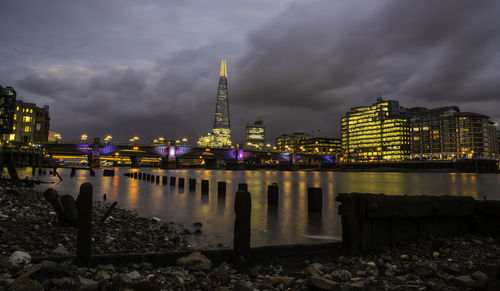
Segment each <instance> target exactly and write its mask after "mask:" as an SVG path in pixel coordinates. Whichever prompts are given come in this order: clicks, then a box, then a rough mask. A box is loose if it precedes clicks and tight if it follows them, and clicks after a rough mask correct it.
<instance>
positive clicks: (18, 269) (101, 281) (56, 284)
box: [0, 183, 500, 290]
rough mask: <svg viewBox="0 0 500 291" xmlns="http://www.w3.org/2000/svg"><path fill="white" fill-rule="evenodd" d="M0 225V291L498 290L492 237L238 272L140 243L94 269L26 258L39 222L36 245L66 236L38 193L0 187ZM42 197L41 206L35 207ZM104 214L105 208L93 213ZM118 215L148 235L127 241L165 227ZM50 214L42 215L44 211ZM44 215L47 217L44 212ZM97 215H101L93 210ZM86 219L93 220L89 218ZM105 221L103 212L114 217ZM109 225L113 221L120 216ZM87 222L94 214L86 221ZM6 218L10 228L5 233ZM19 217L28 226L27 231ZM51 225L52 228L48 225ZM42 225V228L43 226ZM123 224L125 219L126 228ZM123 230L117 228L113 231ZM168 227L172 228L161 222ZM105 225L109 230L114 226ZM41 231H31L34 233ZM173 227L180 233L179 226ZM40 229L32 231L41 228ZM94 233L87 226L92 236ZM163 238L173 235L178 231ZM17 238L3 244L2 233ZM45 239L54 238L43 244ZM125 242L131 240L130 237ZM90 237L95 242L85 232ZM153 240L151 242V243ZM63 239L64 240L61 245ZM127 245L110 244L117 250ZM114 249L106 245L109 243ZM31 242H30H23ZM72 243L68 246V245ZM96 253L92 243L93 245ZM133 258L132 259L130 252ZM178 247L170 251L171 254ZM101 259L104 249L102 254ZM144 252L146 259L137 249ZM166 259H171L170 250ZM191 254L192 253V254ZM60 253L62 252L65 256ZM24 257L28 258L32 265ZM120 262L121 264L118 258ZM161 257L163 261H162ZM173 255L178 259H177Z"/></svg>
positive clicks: (277, 255)
mask: <svg viewBox="0 0 500 291" xmlns="http://www.w3.org/2000/svg"><path fill="white" fill-rule="evenodd" d="M0 199H1V202H2V203H1V204H0V205H1V206H0V213H1V216H0V223H1V224H0V225H1V227H2V228H3V230H5V231H6V232H4V231H0V233H1V237H0V238H1V242H0V251H1V254H2V255H1V257H0V270H3V271H0V289H3V290H26V289H30V288H31V290H43V289H46V290H56V289H69V290H79V289H80V290H116V289H125V290H127V289H129V290H133V289H141V288H142V289H141V290H162V289H163V290H165V289H166V290H215V289H218V290H313V289H314V290H364V289H391V290H408V289H414V290H438V289H445V290H469V289H470V290H472V289H482V290H498V288H500V244H499V242H500V237H496V238H493V237H479V236H463V237H450V238H433V237H428V238H427V239H425V240H421V241H417V242H406V243H401V244H397V245H396V246H394V247H390V248H382V249H380V250H379V251H376V252H371V253H368V254H364V255H363V256H359V257H348V256H346V257H344V256H342V252H341V249H340V244H338V243H337V244H335V243H332V244H329V245H314V246H309V247H308V246H297V245H288V246H275V247H262V248H254V249H252V254H253V255H252V258H251V259H252V261H251V262H250V264H249V265H246V266H243V267H241V266H239V267H237V266H235V265H233V264H232V263H231V259H230V257H231V250H229V249H225V250H214V251H201V252H202V253H203V254H201V253H198V252H197V251H196V250H193V249H190V248H188V247H187V248H184V247H185V246H183V245H182V244H181V242H182V241H180V242H179V244H178V245H175V246H173V247H171V248H167V249H168V252H167V253H166V254H164V255H163V256H164V257H162V256H161V254H159V253H158V252H154V251H151V250H150V249H148V247H149V248H154V247H155V246H151V245H148V242H149V243H150V242H151V241H148V240H143V241H141V240H139V244H140V245H141V246H142V247H146V248H145V249H141V248H137V245H135V246H134V244H132V245H125V246H124V247H130V249H127V250H128V251H129V253H128V254H115V255H113V254H109V253H105V252H104V253H103V254H99V252H96V251H95V250H94V251H93V254H94V257H95V260H96V262H95V263H96V264H95V265H93V266H91V267H82V266H76V265H74V264H73V263H72V260H71V259H72V256H71V252H70V250H69V249H66V253H65V252H64V249H62V248H61V246H59V245H54V247H55V248H54V249H51V250H48V252H46V253H48V254H49V256H45V257H44V256H39V255H37V254H41V252H40V251H38V252H37V251H36V250H31V253H30V252H29V249H30V247H29V245H30V242H29V241H27V240H25V239H24V238H26V236H27V235H33V234H35V235H36V232H33V231H34V230H35V229H36V227H35V226H37V225H38V224H36V223H40V224H43V223H45V224H48V222H50V223H51V224H50V225H49V226H50V227H51V228H55V229H56V230H57V232H55V233H45V235H44V236H40V235H38V241H37V242H36V243H35V244H34V245H33V246H40V245H43V246H44V247H45V248H47V244H43V243H42V244H40V243H41V242H43V240H51V241H52V243H54V242H55V241H56V240H58V239H60V238H61V237H63V238H64V235H66V236H68V235H70V234H71V233H72V232H74V231H68V230H65V228H64V227H61V226H59V225H58V224H57V223H56V224H54V223H53V218H54V217H52V215H46V216H40V215H39V214H37V211H36V209H38V210H40V211H48V210H51V209H50V208H49V205H48V203H46V202H45V201H44V200H43V197H42V195H41V193H40V192H39V191H36V190H33V189H27V188H21V187H16V186H13V185H9V184H6V183H4V184H2V185H0ZM40 199H41V200H40ZM43 204H45V205H43ZM102 209H105V208H102ZM115 210H116V211H117V214H119V213H120V212H121V211H122V210H123V211H124V212H123V213H125V214H123V215H129V216H130V215H131V216H130V217H131V218H130V219H132V220H134V221H137V222H141V223H144V224H140V223H139V224H138V225H146V226H150V227H152V228H151V229H149V230H152V231H151V232H147V231H142V232H141V233H140V234H138V233H137V230H135V229H134V231H135V232H134V233H133V236H142V235H143V234H144V233H151V235H153V234H155V233H156V235H159V234H158V233H157V232H161V231H162V229H161V227H158V228H156V227H154V226H155V225H164V223H163V222H162V223H160V222H159V221H157V220H156V219H148V218H141V217H137V215H135V214H131V213H132V212H131V211H129V210H124V209H122V210H120V208H118V209H115ZM48 212H50V211H48ZM48 212H47V213H48ZM97 213H101V212H99V211H97ZM94 214H95V213H94ZM113 214H114V213H112V216H113ZM117 214H115V216H117V217H116V218H114V219H111V221H110V222H112V223H114V222H117V221H119V219H125V218H120V217H119V215H117ZM95 216H96V215H94V217H95ZM9 219H10V225H11V227H10V228H5V226H6V222H7V221H8V220H9ZM23 219H26V220H27V222H29V223H31V225H32V228H33V229H31V230H27V229H24V228H23V227H24V226H23V227H19V226H17V227H16V224H17V225H24V224H23ZM51 219H52V220H51ZM47 220H48V221H47ZM127 222H128V221H127ZM121 224H123V223H121ZM167 225H175V224H174V223H167ZM119 226H120V223H117V224H116V225H115V224H111V226H110V228H115V227H119ZM38 227H40V229H41V230H44V231H45V230H46V229H42V228H41V226H40V225H38ZM181 228H182V227H181ZM40 229H39V230H40ZM95 229H96V228H94V230H95ZM169 230H170V231H171V232H172V233H174V234H176V233H178V231H181V232H182V230H181V229H176V230H175V231H174V230H173V229H170V227H169ZM9 234H10V235H14V236H15V237H20V238H22V240H14V241H12V240H9V239H6V237H7V235H9ZM52 235H54V236H55V237H52V238H51V237H49V236H52ZM131 235H132V234H131ZM94 236H95V237H97V238H102V235H99V234H94ZM158 238H159V237H156V238H155V239H158ZM69 240H70V239H69V237H68V238H67V240H66V241H69ZM127 240H129V239H128V238H127V237H118V238H116V239H115V241H120V242H125V241H127ZM111 242H113V241H108V243H111ZM31 244H33V243H31ZM70 245H71V244H70ZM93 246H94V247H95V246H99V240H96V242H94V243H93ZM134 247H135V249H140V250H141V251H140V252H136V254H132V253H133V251H132V250H133V249H134ZM176 247H177V249H176ZM102 250H103V251H106V250H109V248H108V249H104V248H103V249H102ZM144 250H147V251H144ZM16 251H24V252H23V253H27V255H28V256H29V258H30V259H29V260H28V259H26V261H25V262H22V261H16V260H15V259H16V255H17V256H19V253H17V254H16ZM172 251H175V252H176V253H175V252H172ZM192 252H195V253H192ZM68 253H69V254H68ZM31 256H33V257H34V258H33V260H32V259H31ZM120 256H121V257H120ZM165 256H171V257H170V259H167V258H166V257H165ZM179 256H180V257H181V258H179Z"/></svg>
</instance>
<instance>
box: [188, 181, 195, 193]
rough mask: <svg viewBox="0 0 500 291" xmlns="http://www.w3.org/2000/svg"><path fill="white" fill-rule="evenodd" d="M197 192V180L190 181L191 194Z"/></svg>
mask: <svg viewBox="0 0 500 291" xmlns="http://www.w3.org/2000/svg"><path fill="white" fill-rule="evenodd" d="M194 191H196V179H189V192H194Z"/></svg>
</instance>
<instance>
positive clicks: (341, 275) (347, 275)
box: [330, 270, 352, 282]
mask: <svg viewBox="0 0 500 291" xmlns="http://www.w3.org/2000/svg"><path fill="white" fill-rule="evenodd" d="M330 275H331V276H332V279H333V280H335V281H341V282H346V281H349V280H351V277H352V274H351V272H349V271H348V270H339V271H333V272H332V273H331V274H330Z"/></svg>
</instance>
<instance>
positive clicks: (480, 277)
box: [472, 271, 488, 282]
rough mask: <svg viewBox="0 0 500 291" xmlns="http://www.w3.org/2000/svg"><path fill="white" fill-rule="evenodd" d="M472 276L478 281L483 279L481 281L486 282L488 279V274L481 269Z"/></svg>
mask: <svg viewBox="0 0 500 291" xmlns="http://www.w3.org/2000/svg"><path fill="white" fill-rule="evenodd" d="M472 278H474V279H476V280H478V281H481V282H485V281H487V280H488V276H487V275H486V274H485V273H483V272H481V271H476V272H474V273H472Z"/></svg>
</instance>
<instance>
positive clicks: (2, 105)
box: [0, 85, 16, 140]
mask: <svg viewBox="0 0 500 291" xmlns="http://www.w3.org/2000/svg"><path fill="white" fill-rule="evenodd" d="M15 109H16V91H15V90H14V89H13V88H12V87H5V88H4V87H2V86H1V85H0V136H1V137H2V140H4V137H3V135H9V134H11V133H12V132H13V129H12V128H13V127H14V114H15Z"/></svg>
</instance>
